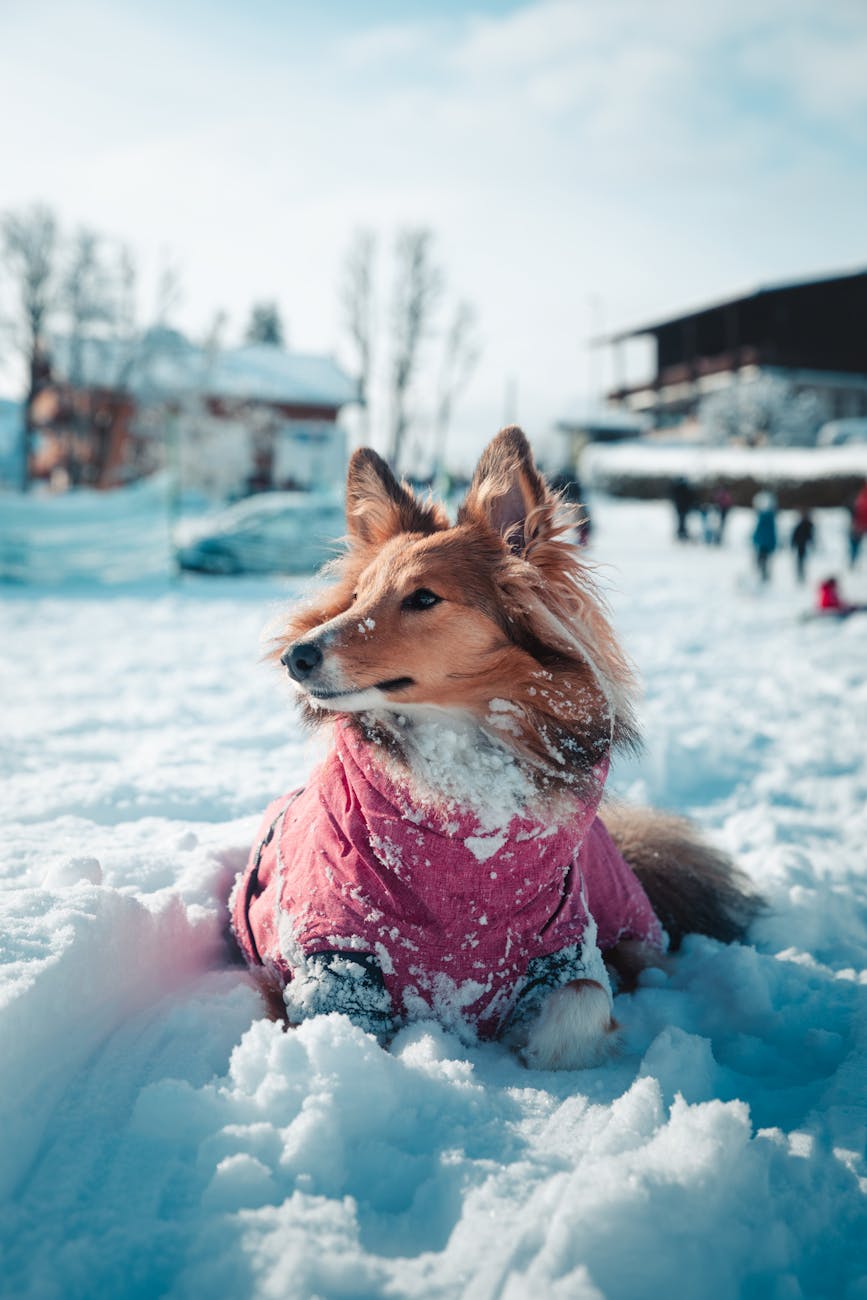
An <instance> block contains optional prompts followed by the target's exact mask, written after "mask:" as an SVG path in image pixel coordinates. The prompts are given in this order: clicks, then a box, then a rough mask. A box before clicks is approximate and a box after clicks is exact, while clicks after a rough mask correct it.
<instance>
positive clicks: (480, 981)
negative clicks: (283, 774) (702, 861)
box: [232, 723, 663, 1037]
mask: <svg viewBox="0 0 867 1300" xmlns="http://www.w3.org/2000/svg"><path fill="white" fill-rule="evenodd" d="M335 731H336V737H335V742H336V743H335V746H334V749H333V750H332V751H331V753H330V754H329V755H328V757H327V758H326V759H325V761H324V762H323V763H322V764H321V765H320V767H319V768H318V769H317V770H316V771H315V772H314V773H313V775H312V777H311V780H310V783H309V785H308V786H307V787H306V788H304V789H303V790H301V791H296V792H294V793H293V794H291V795H287V796H284V797H283V798H282V799H278V800H276V801H275V802H274V803H272V804H271V805H270V807H269V808H268V810H267V811H266V814H265V818H264V821H263V825H262V829H261V832H260V835H259V837H258V838H257V841H256V843H255V845H254V848H253V852H252V853H251V856H250V861H249V863H248V865H247V868H246V870H245V871H244V872H243V873H242V875H241V876H240V877H239V879H238V883H237V885H236V888H235V891H234V894H233V899H232V919H233V926H234V929H235V933H236V935H237V937H238V940H239V943H240V945H241V948H242V950H243V952H244V954H245V956H246V958H247V960H248V962H250V963H251V965H253V966H256V965H264V966H265V967H267V968H268V969H270V970H271V971H272V972H273V973H274V974H275V975H276V976H277V977H278V979H279V980H280V981H281V983H282V984H284V985H289V984H290V983H291V982H292V981H293V980H294V981H298V980H299V977H300V978H303V977H304V975H305V972H306V970H307V967H308V965H309V962H310V958H311V956H312V955H313V954H317V953H319V954H322V953H335V952H336V953H345V954H347V956H349V955H350V954H354V955H357V954H367V955H369V956H371V957H373V958H374V959H375V962H376V964H377V966H378V969H379V971H380V972H381V975H382V980H383V983H384V986H385V990H386V991H387V993H388V995H389V996H390V1002H391V1007H392V1009H393V1011H394V1013H395V1014H396V1016H397V1018H398V1020H402V1019H407V1018H409V1019H413V1018H420V1017H425V1016H430V1015H431V1014H432V1013H433V1014H435V1015H436V1016H437V1017H438V1018H439V1019H441V1020H443V1021H444V1022H445V1023H447V1024H450V1025H452V1026H453V1027H455V1028H457V1029H459V1030H461V1029H462V1028H465V1027H466V1026H468V1025H469V1026H471V1027H472V1028H474V1029H475V1030H476V1031H477V1032H478V1033H479V1034H481V1035H482V1036H483V1037H489V1036H492V1035H494V1034H496V1033H497V1032H498V1031H499V1030H500V1029H501V1028H502V1027H503V1026H504V1024H505V1021H506V1020H507V1019H508V1017H509V1014H510V1013H511V1011H512V1009H513V1008H514V1006H515V1003H516V1000H517V999H518V998H519V997H520V995H521V994H522V992H523V991H525V989H526V988H527V987H528V983H529V982H533V983H535V982H536V980H535V976H536V974H537V973H538V972H539V971H540V962H539V959H545V958H554V956H555V955H557V954H559V955H561V956H562V957H564V958H566V959H567V960H560V961H557V962H555V966H554V969H556V971H557V976H556V983H564V982H566V981H567V980H568V979H572V978H576V977H580V976H585V977H588V978H593V979H597V980H599V982H600V983H602V984H603V986H604V987H606V988H608V980H607V975H606V973H605V967H604V964H603V962H602V958H601V955H600V950H601V952H604V951H605V950H606V949H608V948H611V947H612V946H613V945H614V944H615V943H617V941H618V940H619V939H621V938H635V939H641V940H645V941H646V942H649V943H651V944H655V945H657V946H661V945H662V943H663V934H662V930H661V926H660V923H659V921H658V919H657V917H656V916H655V914H654V912H653V910H652V908H651V906H650V902H649V900H648V898H647V896H646V894H645V893H644V890H643V889H642V887H641V885H640V884H639V882H638V880H637V879H636V877H635V875H634V874H633V872H632V871H631V869H630V868H629V866H628V865H627V864H626V862H625V861H624V859H623V858H622V856H621V855H620V853H619V852H618V850H617V849H616V847H615V845H614V843H613V841H612V839H611V837H610V836H609V834H608V832H607V831H606V829H605V827H604V825H603V824H602V822H601V821H600V820H599V818H598V817H597V816H596V810H597V806H598V803H599V798H600V797H601V793H602V786H603V783H604V780H605V776H606V773H607V766H608V765H607V760H606V761H605V762H604V763H603V764H601V765H600V767H599V768H598V769H597V772H596V781H595V782H594V790H595V793H594V794H593V796H592V797H590V798H587V799H585V800H584V801H582V802H580V803H578V804H577V805H574V806H573V812H572V815H571V816H570V818H569V820H568V821H566V822H564V823H561V824H558V825H547V824H542V823H541V822H539V821H536V820H533V819H532V818H529V817H525V816H517V815H516V816H513V817H512V818H511V821H510V822H509V823H508V825H507V826H505V827H503V828H502V829H500V830H499V831H496V832H494V833H491V831H490V829H489V828H486V827H484V826H482V825H481V824H480V822H479V819H478V817H477V816H476V815H475V814H474V813H472V812H470V811H467V810H465V809H455V808H454V807H451V806H448V805H446V806H444V807H440V808H435V807H430V806H426V805H419V803H418V801H417V799H416V798H415V797H414V796H413V795H412V793H411V792H410V790H409V788H408V786H407V785H406V784H405V783H403V782H402V781H401V780H400V779H399V778H395V777H394V776H392V775H389V773H388V771H387V770H386V764H385V763H384V762H383V761H382V756H381V755H380V754H379V753H378V752H377V750H376V748H375V746H373V745H371V744H370V743H367V742H365V741H364V740H362V738H361V737H360V736H359V735H358V733H357V732H356V731H355V730H354V729H353V728H352V727H351V726H349V725H347V724H345V723H338V724H337V726H336V728H335ZM531 963H534V965H533V967H532V970H531V976H532V977H533V979H532V981H528V977H527V976H528V968H530V967H531ZM355 973H356V974H357V973H358V967H356V968H355ZM549 982H550V977H549ZM609 993H610V989H609ZM288 994H289V990H287V1001H289V1000H290V998H289V996H288ZM350 1002H351V999H350ZM297 1005H298V1004H297V1002H296V1006H297ZM314 1009H317V1008H314ZM318 1009H321V1008H318ZM334 1009H340V1008H339V1007H336V1008H334ZM345 1009H347V1010H350V1009H351V1007H350V1006H349V1005H347V1007H346V1008H345Z"/></svg>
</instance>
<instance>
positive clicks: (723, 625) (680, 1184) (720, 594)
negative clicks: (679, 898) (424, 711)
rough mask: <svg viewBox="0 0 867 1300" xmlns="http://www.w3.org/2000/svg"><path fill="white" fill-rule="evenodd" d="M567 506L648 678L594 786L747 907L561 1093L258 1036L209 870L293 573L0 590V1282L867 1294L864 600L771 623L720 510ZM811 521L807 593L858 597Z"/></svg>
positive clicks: (271, 679)
mask: <svg viewBox="0 0 867 1300" xmlns="http://www.w3.org/2000/svg"><path fill="white" fill-rule="evenodd" d="M593 515H594V524H595V529H596V531H595V534H594V554H595V556H596V558H597V559H598V560H600V561H601V562H602V564H603V570H602V574H603V578H604V579H605V581H606V583H607V584H608V586H609V588H610V593H611V598H612V601H613V604H614V608H615V621H616V625H617V627H618V630H619V632H620V634H621V636H622V638H623V641H624V644H625V646H626V649H627V650H628V652H629V654H630V655H631V657H632V658H633V659H634V661H635V662H636V664H637V666H638V668H639V670H640V673H641V675H642V678H643V681H644V686H645V696H644V700H643V702H642V707H641V716H642V723H643V727H644V732H645V736H646V749H645V752H644V754H643V755H642V756H641V757H640V758H630V759H629V760H628V761H619V762H618V763H617V764H616V765H615V768H614V771H613V773H612V778H611V782H612V785H613V787H614V788H615V789H616V790H617V791H618V792H619V793H621V794H623V795H626V796H628V797H630V798H633V799H636V800H645V801H650V802H652V803H654V804H656V805H658V806H661V807H667V808H671V809H674V810H676V811H681V812H688V813H690V814H691V815H692V816H694V817H695V818H696V819H697V820H698V821H699V823H700V824H701V825H702V826H703V827H704V828H705V830H706V831H707V832H708V833H709V834H710V835H711V836H712V837H713V838H714V840H715V841H716V842H717V843H718V844H720V845H722V846H723V847H725V848H726V849H728V850H729V851H731V852H732V853H733V854H734V855H735V857H736V858H737V860H738V861H739V862H740V863H741V865H742V866H743V867H744V868H745V869H746V870H747V871H748V872H749V874H750V875H751V876H752V877H753V879H754V880H756V881H757V882H758V884H759V886H760V887H761V889H762V890H763V891H764V892H765V894H766V896H767V898H768V900H769V903H770V910H769V912H768V914H767V916H766V917H765V918H764V919H763V920H762V921H760V922H759V923H758V924H757V925H756V927H755V931H754V936H753V937H754V940H755V946H750V947H740V946H732V947H723V946H721V945H719V944H716V943H713V942H711V941H709V940H706V939H699V938H693V939H690V940H688V941H687V943H686V945H685V948H684V950H683V952H682V954H681V955H679V956H678V957H677V958H676V959H675V960H674V963H673V966H672V969H671V971H670V973H664V972H661V971H652V972H648V973H647V974H646V976H645V977H644V980H643V983H642V986H641V988H640V989H639V990H638V992H637V993H635V994H633V995H631V996H620V997H618V998H617V999H616V1000H615V1014H616V1015H617V1018H618V1020H619V1021H620V1023H621V1026H622V1050H621V1053H620V1055H619V1056H618V1057H616V1058H615V1059H614V1060H612V1061H610V1062H608V1063H606V1064H605V1065H603V1066H601V1067H599V1068H597V1069H593V1070H589V1071H584V1072H578V1073H571V1072H564V1073H558V1074H543V1073H539V1072H536V1071H533V1070H530V1069H527V1068H525V1067H523V1066H522V1065H521V1064H520V1063H519V1061H518V1060H517V1058H516V1057H514V1056H513V1055H512V1054H510V1053H509V1052H508V1051H507V1050H506V1048H505V1047H503V1046H501V1045H497V1044H487V1045H482V1046H475V1047H471V1048H468V1047H466V1046H464V1045H463V1044H462V1043H461V1041H460V1040H459V1039H458V1038H457V1037H456V1036H455V1035H454V1034H452V1033H449V1032H447V1031H445V1030H443V1029H442V1028H440V1027H438V1026H437V1025H435V1024H433V1023H426V1024H421V1025H418V1024H417V1025H413V1026H412V1027H411V1028H409V1029H405V1030H403V1031H402V1032H401V1033H399V1035H398V1037H397V1039H396V1040H395V1042H394V1043H393V1045H392V1048H391V1051H389V1052H385V1051H383V1050H382V1049H381V1048H380V1047H379V1046H378V1045H377V1044H376V1042H375V1041H374V1040H373V1039H372V1038H371V1037H369V1036H366V1035H365V1034H364V1033H362V1032H361V1031H360V1030H359V1029H357V1028H355V1027H353V1026H352V1025H351V1024H350V1023H349V1022H348V1021H347V1020H346V1019H344V1018H342V1017H340V1016H324V1017H319V1018H316V1019H313V1020H311V1021H308V1022H307V1023H305V1024H304V1025H302V1026H301V1028H299V1029H297V1030H295V1031H293V1032H288V1033H287V1032H283V1031H282V1029H281V1027H280V1026H279V1025H278V1024H275V1023H274V1022H272V1021H271V1020H269V1019H267V1018H266V1015H265V1010H264V1007H263V1004H262V1002H261V1001H260V997H259V994H258V993H257V991H256V988H255V987H254V985H253V983H252V981H251V979H250V978H249V976H248V975H247V973H246V972H245V970H244V968H243V967H242V966H241V965H238V964H235V962H234V960H233V954H232V951H231V949H230V947H229V945H228V944H227V942H226V939H225V934H224V931H225V923H226V900H227V898H228V894H229V891H230V888H231V884H232V881H233V879H234V876H235V873H236V871H237V870H238V868H239V867H240V866H241V865H242V863H243V860H244V857H245V854H246V852H247V849H248V846H249V843H250V841H251V839H252V837H253V834H254V832H255V829H256V826H257V824H258V822H259V819H260V817H261V814H262V812H263V810H264V808H265V806H266V804H267V803H268V802H269V801H270V800H271V799H272V798H274V797H275V796H276V795H278V794H280V793H281V792H283V791H285V790H287V789H290V788H291V787H292V786H293V785H296V784H300V783H301V782H303V780H304V776H305V774H306V773H307V772H308V771H309V769H310V767H311V766H312V764H313V762H314V761H315V759H316V757H317V754H318V753H319V752H320V750H319V746H320V743H321V742H318V741H316V740H310V739H309V738H308V737H307V735H306V733H302V731H301V729H300V727H299V724H298V722H297V721H296V718H295V715H294V712H293V708H294V705H293V699H292V693H291V691H290V690H289V688H288V686H287V685H286V684H285V683H284V681H283V680H282V678H281V677H280V675H279V674H278V673H277V672H275V670H274V669H273V668H270V667H266V666H264V665H263V664H262V663H261V662H260V655H261V647H260V641H259V637H260V631H261V629H262V627H263V626H264V625H265V624H266V622H267V621H268V620H269V619H270V618H272V617H273V615H274V612H275V609H277V608H279V607H280V605H281V604H285V603H286V602H288V601H289V599H290V598H291V596H292V594H293V593H295V592H297V591H298V590H299V584H298V583H295V584H293V585H292V586H289V585H288V584H286V583H283V582H280V581H277V580H274V581H273V582H267V581H260V580H256V581H243V580H234V581H231V580H224V579H214V580H208V579H188V580H184V581H183V582H181V583H179V584H177V585H171V584H169V583H168V582H163V581H162V580H157V579H153V580H152V581H151V582H150V583H149V584H148V585H145V586H141V585H139V586H137V587H135V588H132V587H125V586H124V585H123V584H121V585H120V586H119V587H118V588H117V590H116V591H115V592H113V593H112V594H111V595H110V596H106V595H105V593H104V592H103V593H100V592H98V591H96V590H95V589H92V588H90V587H87V586H79V587H78V588H77V589H76V590H75V591H74V593H73V594H69V595H64V594H59V593H58V592H57V591H56V590H53V591H43V592H39V591H37V590H33V589H27V588H25V587H18V588H13V587H7V588H6V589H5V591H4V593H3V597H2V601H0V626H2V640H0V680H2V683H3V742H2V749H0V773H2V782H0V807H2V824H3V828H4V833H3V843H2V855H0V864H2V865H0V909H2V968H0V969H2V986H0V1211H2V1212H0V1256H2V1274H0V1293H2V1294H3V1295H10V1296H15V1297H32V1298H33V1300H43V1298H45V1300H49V1298H54V1297H57V1298H58V1300H59V1298H60V1297H63V1300H74V1298H75V1297H80V1298H82V1300H84V1298H87V1300H103V1298H105V1300H109V1298H111V1300H117V1298H118V1297H122V1298H126V1297H140V1298H141V1300H145V1298H147V1300H151V1298H152V1297H156V1296H168V1297H175V1298H183V1300H199V1298H200V1297H202V1296H207V1297H209V1300H221V1298H223V1297H225V1298H226V1300H228V1298H229V1297H231V1298H232V1300H237V1298H238V1297H246V1296H256V1297H290V1298H292V1297H298V1298H299V1300H300V1298H301V1297H311V1296H314V1295H315V1296H322V1297H338V1296H341V1297H353V1298H355V1297H378V1296H392V1297H394V1296H410V1297H421V1296H424V1297H455V1298H458V1297H471V1298H473V1300H486V1298H487V1297H503V1298H504V1300H524V1297H528V1296H534V1297H546V1298H547V1297H555V1298H560V1300H563V1298H566V1297H568V1298H569V1300H583V1298H584V1297H591V1296H599V1295H604V1296H607V1297H612V1298H616V1300H636V1297H641V1298H643V1297H648V1298H650V1297H652V1298H654V1300H655V1298H656V1297H660V1296H677V1297H684V1298H686V1300H689V1298H691V1297H695V1298H696V1300H698V1298H699V1297H700V1298H701V1300H723V1298H726V1297H736V1296H753V1297H760V1296H761V1297H764V1296H771V1297H779V1298H780V1300H783V1298H786V1300H788V1298H789V1297H792V1298H794V1297H798V1296H801V1295H803V1296H827V1297H852V1298H853V1300H854V1297H859V1296H860V1297H863V1296H864V1295H867V1257H865V1247H864V1243H865V1241H867V1166H865V1159H864V1154H865V1153H864V1143H865V1132H867V1104H865V1088H867V1083H865V1080H867V987H865V986H867V861H865V844H867V745H865V734H867V616H858V617H853V618H850V619H848V620H847V621H845V622H841V623H838V622H833V621H832V622H821V621H813V622H801V621H800V620H799V617H798V615H799V613H800V612H801V611H802V610H803V609H805V608H806V607H807V606H808V605H809V602H810V592H809V590H805V589H798V588H796V586H795V583H794V576H793V570H794V566H793V564H792V563H791V556H789V555H785V554H782V555H778V556H777V557H776V558H775V561H774V574H773V581H772V583H771V586H770V589H769V590H767V591H763V592H761V593H759V592H758V591H757V589H756V586H755V583H754V581H753V577H752V572H751V567H750V555H749V550H748V547H747V538H748V535H749V530H750V518H749V515H748V513H747V512H741V511H735V512H734V514H733V516H732V518H731V520H730V525H729V526H730V530H731V531H730V535H729V537H728V539H727V545H726V546H725V547H723V548H721V549H714V548H711V549H708V548H705V547H703V546H699V545H694V546H687V547H684V548H677V547H676V545H675V543H674V542H673V541H672V532H673V528H672V523H671V520H670V518H669V514H668V511H667V509H666V508H665V507H663V506H661V505H627V504H607V503H605V502H596V503H594V511H593ZM844 522H845V521H844V517H843V515H842V513H839V512H825V513H821V512H820V514H819V515H818V524H819V531H820V544H821V550H820V553H819V554H818V555H817V556H816V557H815V558H814V559H813V560H812V562H811V563H812V570H811V572H812V575H813V577H814V578H815V579H818V578H820V577H824V576H826V574H827V573H837V574H839V575H840V576H841V579H842V582H843V585H844V588H845V590H846V593H847V595H849V596H850V597H851V598H853V599H861V600H864V599H865V598H867V570H865V568H864V567H863V565H864V561H863V559H862V569H861V571H860V573H856V574H854V575H850V574H849V573H848V572H846V571H845V569H844V564H843V555H844V549H845V548H844ZM783 525H784V526H783V529H782V532H783V535H784V536H785V535H786V534H787V525H788V521H787V520H786V519H784V520H783ZM371 630H372V629H371ZM492 707H493V708H494V709H495V710H500V711H502V706H501V705H499V704H494V705H493V706H492ZM507 716H508V714H507V711H506V712H505V714H504V717H507ZM480 856H483V855H480ZM479 870H480V871H484V870H485V865H484V862H483V861H480V863H479Z"/></svg>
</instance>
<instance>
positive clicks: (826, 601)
mask: <svg viewBox="0 0 867 1300" xmlns="http://www.w3.org/2000/svg"><path fill="white" fill-rule="evenodd" d="M865 610H867V605H853V604H852V602H851V601H849V600H844V599H843V597H842V595H841V594H840V588H839V586H838V585H837V579H836V578H833V577H832V578H826V579H825V581H824V582H820V583H819V590H818V591H817V592H816V613H817V614H830V615H835V614H836V616H837V617H838V618H845V617H846V615H847V614H860V613H863V612H864V611H865Z"/></svg>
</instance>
